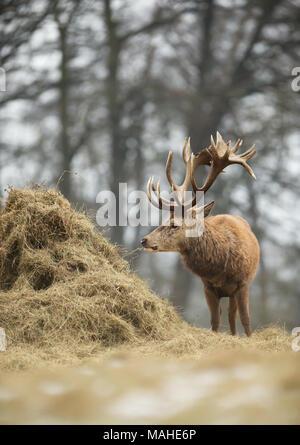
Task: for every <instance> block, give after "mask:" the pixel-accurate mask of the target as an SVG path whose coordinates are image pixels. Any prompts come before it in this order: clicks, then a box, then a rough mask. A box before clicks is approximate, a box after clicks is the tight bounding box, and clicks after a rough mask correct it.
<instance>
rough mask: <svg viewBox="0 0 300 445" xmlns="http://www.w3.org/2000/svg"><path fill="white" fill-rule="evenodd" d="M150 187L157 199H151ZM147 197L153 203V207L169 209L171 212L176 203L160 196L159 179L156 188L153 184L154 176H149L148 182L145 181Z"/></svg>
mask: <svg viewBox="0 0 300 445" xmlns="http://www.w3.org/2000/svg"><path fill="white" fill-rule="evenodd" d="M151 189H152V190H153V192H154V193H155V196H156V197H157V200H158V201H155V200H153V199H152V194H151ZM147 197H148V199H149V201H150V203H151V204H153V205H154V206H155V207H157V208H158V209H160V210H162V209H164V210H169V211H171V212H172V211H173V210H174V208H175V206H176V203H174V202H173V201H169V200H167V199H165V198H163V197H162V196H160V179H159V180H158V182H157V189H156V188H155V186H154V177H153V176H151V177H150V178H149V180H148V183H147Z"/></svg>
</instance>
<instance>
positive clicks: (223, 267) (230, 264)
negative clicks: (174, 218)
mask: <svg viewBox="0 0 300 445" xmlns="http://www.w3.org/2000/svg"><path fill="white" fill-rule="evenodd" d="M185 240H186V242H185V243H183V245H182V250H180V254H181V256H182V259H183V262H184V264H185V266H186V267H187V268H188V269H190V270H191V271H192V272H193V273H195V274H196V275H198V276H199V277H200V278H201V280H202V282H203V285H204V292H205V297H206V300H207V303H208V306H209V308H210V312H211V325H212V329H213V330H218V328H219V324H220V316H221V306H220V298H222V297H229V302H228V318H229V324H230V329H231V333H232V334H235V333H236V313H237V309H238V308H239V313H240V317H241V321H242V324H243V326H244V329H245V332H246V334H247V335H250V333H251V330H250V319H249V309H248V286H249V284H250V283H251V281H252V280H253V278H254V277H255V274H256V271H257V267H258V263H259V255H260V249H259V244H258V241H257V239H256V237H255V235H254V233H253V232H252V230H251V228H250V226H249V224H248V223H247V222H246V221H245V220H244V219H243V218H241V217H239V216H232V215H217V216H212V217H210V218H208V219H206V220H205V224H204V231H203V235H202V236H201V237H199V238H185Z"/></svg>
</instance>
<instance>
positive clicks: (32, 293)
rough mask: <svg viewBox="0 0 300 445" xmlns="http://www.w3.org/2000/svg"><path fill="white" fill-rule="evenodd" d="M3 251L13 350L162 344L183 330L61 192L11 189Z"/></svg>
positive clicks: (0, 297) (2, 283) (0, 311)
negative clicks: (145, 341)
mask: <svg viewBox="0 0 300 445" xmlns="http://www.w3.org/2000/svg"><path fill="white" fill-rule="evenodd" d="M0 246H1V247H0V326H1V327H3V328H5V330H6V334H7V339H8V347H9V346H10V345H16V344H18V343H24V342H25V343H31V344H36V345H39V346H42V345H45V344H57V342H59V341H65V342H72V343H73V342H74V341H76V342H79V343H80V342H100V343H101V344H102V345H106V346H112V345H116V344H120V343H123V342H130V341H131V342H132V341H133V340H140V339H142V338H147V339H160V340H163V339H166V338H169V337H170V329H171V331H172V326H173V327H175V326H177V325H178V323H179V324H180V320H179V318H178V316H177V315H176V313H175V311H174V310H173V308H172V307H171V306H170V305H169V304H168V303H167V302H166V301H164V300H162V299H160V298H158V297H157V296H155V295H154V294H153V293H152V292H151V291H150V289H149V288H148V286H147V285H146V284H145V283H144V282H143V281H142V280H140V279H139V278H138V277H137V276H136V275H134V274H133V273H132V272H131V271H130V270H129V267H128V264H127V262H126V261H124V260H123V259H121V258H120V256H119V254H118V252H117V250H116V248H115V247H114V246H113V245H112V244H110V243H109V242H108V241H107V240H106V239H105V238H104V237H103V236H102V235H101V234H100V233H99V232H96V231H95V228H94V226H93V224H92V223H91V222H90V221H89V220H88V218H87V217H86V215H85V214H83V213H80V212H78V211H76V210H74V209H73V208H72V207H71V205H70V203H69V202H68V201H67V200H66V199H65V198H64V197H63V196H62V195H61V194H60V193H58V192H57V191H53V190H44V189H42V188H39V187H38V188H34V189H29V188H25V189H20V190H16V189H11V190H10V192H9V196H8V198H7V201H6V204H5V207H4V208H3V210H2V212H1V214H0Z"/></svg>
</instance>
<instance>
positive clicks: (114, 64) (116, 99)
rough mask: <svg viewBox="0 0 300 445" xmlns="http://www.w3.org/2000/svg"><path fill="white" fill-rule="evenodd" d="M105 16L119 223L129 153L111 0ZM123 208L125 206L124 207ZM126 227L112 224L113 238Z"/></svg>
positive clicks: (112, 169) (112, 168) (114, 189)
mask: <svg viewBox="0 0 300 445" xmlns="http://www.w3.org/2000/svg"><path fill="white" fill-rule="evenodd" d="M104 7H105V11H104V17H105V26H106V34H107V44H108V56H107V78H106V83H107V102H108V113H109V116H108V119H109V131H110V143H111V164H110V189H111V191H112V192H113V193H114V194H115V196H116V199H117V209H116V210H117V213H116V217H117V224H118V220H119V217H120V211H119V210H121V209H119V199H118V195H119V183H120V182H124V176H123V172H124V169H123V166H124V161H125V157H126V153H125V146H124V138H123V137H122V128H121V104H120V82H119V69H120V51H121V47H120V41H119V39H118V35H117V30H116V27H117V23H116V22H115V21H114V20H113V16H112V15H113V10H112V2H111V0H105V2H104ZM121 211H122V210H121ZM123 232H124V230H123V227H120V226H118V225H117V226H116V227H112V230H111V238H112V240H113V241H114V242H116V243H118V244H122V242H123Z"/></svg>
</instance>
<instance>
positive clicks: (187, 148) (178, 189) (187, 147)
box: [166, 138, 194, 207]
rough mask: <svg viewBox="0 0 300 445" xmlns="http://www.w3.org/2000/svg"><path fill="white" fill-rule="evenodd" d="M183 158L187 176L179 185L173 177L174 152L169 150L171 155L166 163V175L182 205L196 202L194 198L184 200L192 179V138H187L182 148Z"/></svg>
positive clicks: (178, 201) (179, 203)
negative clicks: (187, 200)
mask: <svg viewBox="0 0 300 445" xmlns="http://www.w3.org/2000/svg"><path fill="white" fill-rule="evenodd" d="M182 158H183V161H184V163H185V167H186V171H185V178H184V181H183V183H182V184H181V185H177V184H175V182H174V179H173V177H172V173H171V169H172V160H173V152H171V151H170V152H169V156H168V159H167V163H166V175H167V178H168V181H169V183H170V185H171V187H172V191H173V192H175V193H174V196H175V199H176V202H177V203H178V205H180V206H184V207H186V206H190V205H191V204H192V203H194V198H193V199H192V200H191V201H189V202H187V203H185V202H184V192H186V191H187V190H188V187H189V184H190V180H191V138H188V139H187V138H185V140H184V145H183V148H182Z"/></svg>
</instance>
